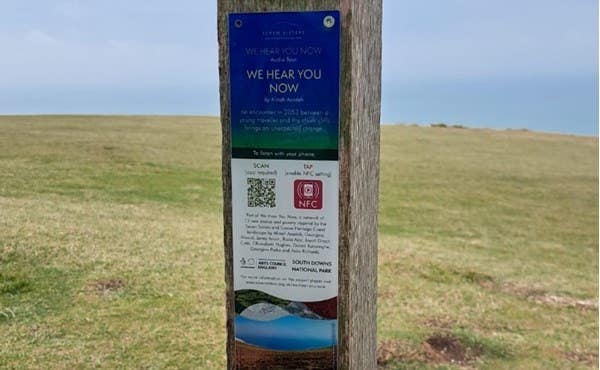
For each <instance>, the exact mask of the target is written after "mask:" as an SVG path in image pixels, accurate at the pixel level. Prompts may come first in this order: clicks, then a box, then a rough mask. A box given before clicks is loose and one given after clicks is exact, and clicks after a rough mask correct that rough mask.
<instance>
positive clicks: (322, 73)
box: [229, 11, 340, 157]
mask: <svg viewBox="0 0 600 370" xmlns="http://www.w3.org/2000/svg"><path fill="white" fill-rule="evenodd" d="M229 55H230V59H229V73H230V94H231V96H230V99H231V100H230V101H231V107H230V108H231V133H232V137H231V142H232V147H233V148H234V149H269V150H284V151H302V152H309V151H316V152H317V151H321V152H322V151H324V150H325V151H328V152H331V151H337V150H338V140H339V139H338V136H339V101H340V99H339V96H340V14H339V11H318V12H282V13H241V14H238V13H234V14H230V15H229ZM235 153H252V151H251V150H238V151H234V155H235ZM329 157H331V156H329ZM336 157H337V156H336Z"/></svg>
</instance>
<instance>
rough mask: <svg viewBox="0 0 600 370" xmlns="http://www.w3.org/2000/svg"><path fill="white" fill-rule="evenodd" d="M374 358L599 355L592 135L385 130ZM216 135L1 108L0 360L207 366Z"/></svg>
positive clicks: (526, 359) (583, 362)
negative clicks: (6, 113) (9, 113)
mask: <svg viewBox="0 0 600 370" xmlns="http://www.w3.org/2000/svg"><path fill="white" fill-rule="evenodd" d="M382 130H383V132H382V148H381V150H382V161H381V174H382V178H381V180H382V181H381V189H380V190H381V195H380V203H381V210H380V248H379V302H378V306H379V338H380V339H379V340H380V343H381V347H380V350H379V358H380V362H381V367H382V368H386V369H396V368H421V367H425V368H435V367H450V368H453V367H465V366H466V367H477V368H490V369H495V368H511V369H512V368H523V369H529V368H557V369H562V368H586V367H595V366H597V361H598V337H597V332H598V306H597V299H598V139H597V138H585V137H573V136H560V135H549V134H540V133H531V132H522V131H488V130H466V129H446V128H420V127H407V126H394V127H392V126H386V127H383V129H382ZM223 298H224V283H223V252H222V223H221V187H220V131H219V126H218V122H217V119H216V118H205V117H69V116H65V117H60V116H54V117H1V118H0V334H1V335H0V368H18V369H37V368H57V369H60V368H64V369H67V368H91V367H100V368H201V369H222V368H224V364H225V357H224V341H225V335H224V334H225V329H224V309H223V307H224V304H223Z"/></svg>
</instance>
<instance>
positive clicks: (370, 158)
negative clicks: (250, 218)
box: [218, 0, 382, 370]
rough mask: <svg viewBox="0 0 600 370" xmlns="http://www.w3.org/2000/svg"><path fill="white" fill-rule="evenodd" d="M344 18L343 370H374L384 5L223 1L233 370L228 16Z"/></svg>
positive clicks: (376, 0) (368, 1)
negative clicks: (324, 13) (322, 14)
mask: <svg viewBox="0 0 600 370" xmlns="http://www.w3.org/2000/svg"><path fill="white" fill-rule="evenodd" d="M336 9H337V10H340V12H341V26H342V29H341V34H342V40H341V89H340V92H341V97H340V148H339V150H340V152H339V160H340V193H339V194H340V225H339V233H340V235H339V264H340V265H339V283H340V287H339V307H338V320H339V347H338V349H339V350H338V368H340V369H356V370H368V369H376V367H377V364H376V358H375V351H376V347H377V210H378V208H377V207H378V194H379V122H380V121H379V119H380V101H381V15H382V4H381V0H218V31H219V32H218V38H219V75H220V98H221V126H222V133H223V139H222V140H223V147H222V171H223V172H222V174H223V219H224V248H225V281H226V285H227V288H226V309H227V331H228V336H227V358H228V368H229V369H234V364H235V342H234V334H233V320H234V318H235V312H234V291H233V244H232V243H233V240H232V229H231V226H232V214H231V212H232V207H231V141H230V138H231V132H230V111H229V51H228V42H227V40H228V33H227V14H228V13H232V12H263V11H306V10H336Z"/></svg>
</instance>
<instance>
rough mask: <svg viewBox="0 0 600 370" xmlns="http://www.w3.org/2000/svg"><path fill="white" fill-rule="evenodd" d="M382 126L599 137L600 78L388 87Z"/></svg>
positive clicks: (515, 80) (400, 84)
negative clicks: (439, 126)
mask: <svg viewBox="0 0 600 370" xmlns="http://www.w3.org/2000/svg"><path fill="white" fill-rule="evenodd" d="M382 95H383V96H382V122H383V123H417V124H431V123H447V124H461V125H465V126H469V127H487V128H497V129H506V128H513V129H522V128H524V129H528V130H533V131H545V132H557V133H565V134H578V135H593V136H598V76H592V77H569V78H533V77H531V78H520V79H506V80H498V79H490V80H486V79H481V80H478V81H461V80H452V81H441V82H436V83H421V84H417V83H404V84H402V83H398V84H395V85H391V84H384V85H383V93H382Z"/></svg>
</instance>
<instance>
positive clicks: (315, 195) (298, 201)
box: [294, 180, 323, 209]
mask: <svg viewBox="0 0 600 370" xmlns="http://www.w3.org/2000/svg"><path fill="white" fill-rule="evenodd" d="M294 208H298V209H321V208H323V183H322V182H321V181H320V180H296V181H294Z"/></svg>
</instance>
